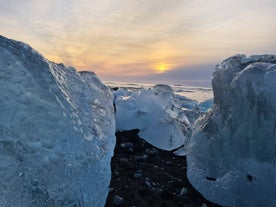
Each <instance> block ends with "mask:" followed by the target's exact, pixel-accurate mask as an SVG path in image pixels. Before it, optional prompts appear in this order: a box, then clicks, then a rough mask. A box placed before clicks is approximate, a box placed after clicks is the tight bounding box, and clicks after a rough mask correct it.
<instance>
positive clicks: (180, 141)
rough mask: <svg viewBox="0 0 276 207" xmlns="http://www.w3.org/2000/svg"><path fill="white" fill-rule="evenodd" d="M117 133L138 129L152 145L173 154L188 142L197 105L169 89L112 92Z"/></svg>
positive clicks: (160, 86) (166, 86)
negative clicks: (173, 151)
mask: <svg viewBox="0 0 276 207" xmlns="http://www.w3.org/2000/svg"><path fill="white" fill-rule="evenodd" d="M114 96H115V106H116V115H115V117H116V128H117V130H131V129H139V130H140V132H139V136H140V137H141V138H143V139H145V140H146V141H148V142H149V143H151V144H152V145H154V146H156V147H158V148H160V149H164V150H172V149H175V148H178V147H180V146H182V145H184V144H186V143H187V142H188V136H189V133H190V132H191V131H190V120H189V119H196V118H195V117H198V115H199V114H198V112H197V111H195V110H194V108H195V106H196V103H195V102H193V101H192V100H190V99H187V98H184V97H180V96H176V95H175V94H174V93H173V91H172V89H171V87H169V86H168V85H162V84H159V85H155V86H154V87H153V88H148V89H145V88H143V89H138V90H134V91H128V90H125V89H120V90H118V91H116V92H115V94H114Z"/></svg>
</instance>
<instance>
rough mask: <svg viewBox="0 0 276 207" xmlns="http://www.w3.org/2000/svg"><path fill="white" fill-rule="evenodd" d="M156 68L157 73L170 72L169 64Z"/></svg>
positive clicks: (161, 64) (162, 64) (159, 65)
mask: <svg viewBox="0 0 276 207" xmlns="http://www.w3.org/2000/svg"><path fill="white" fill-rule="evenodd" d="M155 68H156V69H155V70H156V72H157V73H164V72H166V71H168V70H169V66H168V64H165V63H160V64H158V65H157V66H156V67H155Z"/></svg>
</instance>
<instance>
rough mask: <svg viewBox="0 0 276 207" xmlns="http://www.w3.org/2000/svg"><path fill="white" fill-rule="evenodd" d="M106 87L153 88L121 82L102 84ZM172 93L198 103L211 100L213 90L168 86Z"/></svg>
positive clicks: (146, 85)
mask: <svg viewBox="0 0 276 207" xmlns="http://www.w3.org/2000/svg"><path fill="white" fill-rule="evenodd" d="M104 83H105V84H106V85H107V86H110V87H119V88H129V89H139V88H149V87H152V86H154V84H143V83H123V82H111V81H106V82H104ZM170 86H171V87H172V88H173V90H174V92H175V93H176V94H178V95H181V96H186V97H188V98H190V99H193V100H197V101H198V102H199V103H201V102H203V101H206V100H208V99H211V98H213V90H212V89H211V88H203V87H190V86H182V85H178V84H176V85H170Z"/></svg>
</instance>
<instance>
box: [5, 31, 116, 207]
mask: <svg viewBox="0 0 276 207" xmlns="http://www.w3.org/2000/svg"><path fill="white" fill-rule="evenodd" d="M0 94H1V98H0V206H18V207H20V206H22V207H29V206H38V207H39V206H95V207H98V206H104V204H105V200H106V196H107V194H108V186H109V182H110V177H111V171H110V160H111V156H112V155H113V149H114V145H115V136H114V132H115V120H114V110H113V103H112V102H113V96H112V94H111V93H110V91H109V89H108V88H107V87H106V86H105V85H103V84H102V83H101V82H100V81H99V79H98V78H97V77H96V75H95V74H94V73H92V72H77V71H76V70H75V69H74V68H71V67H68V68H67V67H65V66H64V65H63V64H55V63H53V62H50V61H48V60H46V59H45V58H44V57H43V56H41V55H40V54H39V53H38V52H36V51H35V50H34V49H32V48H31V47H30V46H28V45H27V44H24V43H21V42H17V41H14V40H10V39H7V38H5V37H3V36H0Z"/></svg>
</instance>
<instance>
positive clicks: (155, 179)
mask: <svg viewBox="0 0 276 207" xmlns="http://www.w3.org/2000/svg"><path fill="white" fill-rule="evenodd" d="M137 133H138V130H132V131H127V132H117V133H116V137H117V144H116V148H115V152H114V157H113V158H112V163H111V167H112V180H111V183H110V193H109V195H108V198H107V202H106V205H105V207H113V206H122V207H134V206H135V207H142V206H149V207H184V206H185V207H188V206H189V207H206V206H208V207H218V206H219V205H216V204H213V203H210V202H208V201H207V200H206V199H204V198H203V197H202V196H201V195H200V194H199V193H198V192H197V191H196V190H195V189H194V188H193V187H192V185H191V184H190V183H189V181H188V179H187V177H186V157H179V156H175V155H174V154H173V153H172V152H167V151H164V150H160V149H157V148H155V147H153V146H152V145H150V144H148V143H147V142H145V141H144V140H143V139H140V138H139V137H138V135H137Z"/></svg>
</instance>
